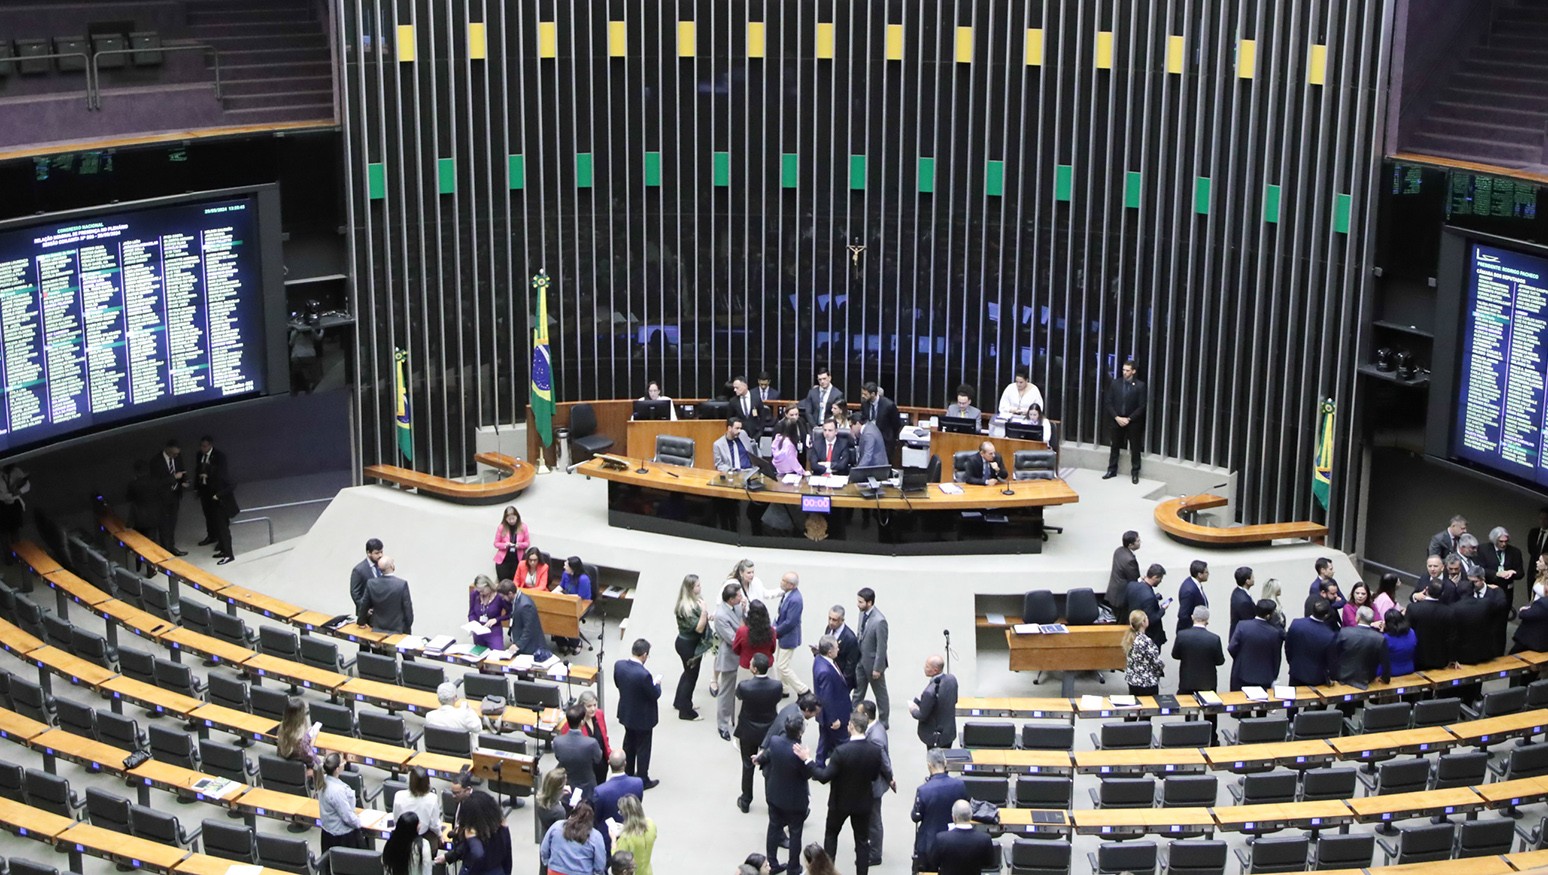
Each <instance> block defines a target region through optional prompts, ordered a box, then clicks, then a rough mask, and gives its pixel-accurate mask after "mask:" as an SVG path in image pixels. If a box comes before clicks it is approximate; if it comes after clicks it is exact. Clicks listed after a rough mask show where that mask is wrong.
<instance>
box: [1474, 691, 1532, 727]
mask: <svg viewBox="0 0 1548 875" xmlns="http://www.w3.org/2000/svg"><path fill="white" fill-rule="evenodd" d="M1526 695H1527V691H1526V687H1506V688H1505V689H1503V690H1494V691H1492V692H1488V693H1484V696H1483V700H1482V701H1481V702H1479V703H1478V707H1477V708H1471V707H1469V706H1467V705H1463V706H1462V713H1463V714H1465V715H1467V718H1468V719H1469V720H1478V719H1481V718H1485V717H1503V716H1505V715H1506V714H1514V713H1516V712H1517V711H1520V710H1521V709H1522V708H1524V707H1526Z"/></svg>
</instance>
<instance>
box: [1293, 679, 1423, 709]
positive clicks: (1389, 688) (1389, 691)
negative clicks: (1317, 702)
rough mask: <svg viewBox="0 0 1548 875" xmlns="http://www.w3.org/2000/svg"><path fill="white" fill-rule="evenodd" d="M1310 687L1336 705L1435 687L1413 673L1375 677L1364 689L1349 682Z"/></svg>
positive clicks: (1406, 693)
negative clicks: (1390, 678)
mask: <svg viewBox="0 0 1548 875" xmlns="http://www.w3.org/2000/svg"><path fill="white" fill-rule="evenodd" d="M1311 689H1312V690H1314V691H1315V692H1316V693H1317V695H1318V696H1321V697H1322V701H1323V702H1324V703H1326V704H1329V705H1338V704H1343V703H1347V702H1372V701H1381V700H1384V699H1397V698H1401V697H1403V696H1411V695H1417V694H1419V693H1428V692H1431V691H1432V690H1434V689H1435V682H1434V681H1432V680H1430V679H1429V678H1427V677H1425V676H1424V675H1422V674H1418V673H1415V674H1407V675H1402V676H1400V677H1395V678H1393V679H1392V680H1390V681H1386V682H1383V681H1382V680H1381V679H1380V678H1376V679H1374V680H1372V681H1371V683H1370V686H1368V687H1366V688H1365V689H1361V688H1359V687H1356V686H1352V685H1350V684H1329V685H1327V686H1325V687H1311Z"/></svg>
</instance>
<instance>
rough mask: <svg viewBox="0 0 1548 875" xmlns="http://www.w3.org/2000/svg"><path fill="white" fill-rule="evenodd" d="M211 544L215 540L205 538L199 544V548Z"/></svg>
mask: <svg viewBox="0 0 1548 875" xmlns="http://www.w3.org/2000/svg"><path fill="white" fill-rule="evenodd" d="M213 543H215V539H214V538H205V539H204V540H202V541H200V542H199V546H200V547H208V546H209V545H211V544H213Z"/></svg>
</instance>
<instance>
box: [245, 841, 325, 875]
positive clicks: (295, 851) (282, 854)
mask: <svg viewBox="0 0 1548 875" xmlns="http://www.w3.org/2000/svg"><path fill="white" fill-rule="evenodd" d="M257 840H258V854H257V859H258V865H260V866H267V867H269V868H270V869H278V870H280V871H281V872H294V873H296V875H311V873H314V872H316V871H317V856H316V855H315V854H313V853H312V849H311V848H310V847H309V846H308V844H307V840H306V839H287V838H284V837H282V836H276V835H266V834H264V833H259V834H258V836H257Z"/></svg>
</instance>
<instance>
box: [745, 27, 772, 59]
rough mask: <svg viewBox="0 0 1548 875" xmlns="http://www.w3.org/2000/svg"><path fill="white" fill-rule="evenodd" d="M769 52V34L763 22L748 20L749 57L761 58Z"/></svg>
mask: <svg viewBox="0 0 1548 875" xmlns="http://www.w3.org/2000/svg"><path fill="white" fill-rule="evenodd" d="M767 52H768V36H767V31H766V30H765V29H764V26H763V22H761V21H749V22H747V57H749V58H761V57H764V55H765V54H766V53H767Z"/></svg>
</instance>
